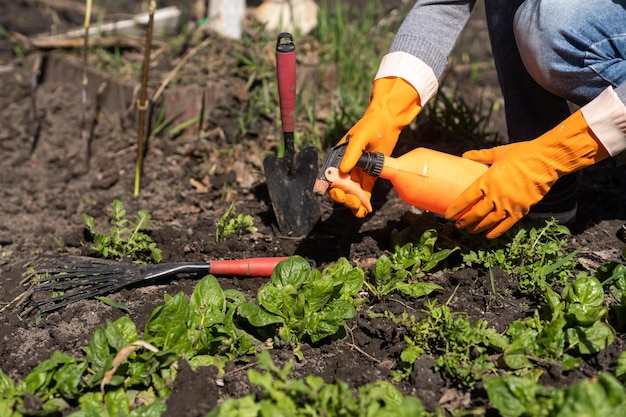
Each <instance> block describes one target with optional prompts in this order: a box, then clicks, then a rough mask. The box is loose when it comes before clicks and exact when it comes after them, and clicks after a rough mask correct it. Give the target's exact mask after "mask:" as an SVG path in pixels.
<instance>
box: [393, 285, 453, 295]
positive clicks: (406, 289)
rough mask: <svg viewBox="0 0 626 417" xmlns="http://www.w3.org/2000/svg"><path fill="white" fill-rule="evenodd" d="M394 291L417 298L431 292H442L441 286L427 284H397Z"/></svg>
mask: <svg viewBox="0 0 626 417" xmlns="http://www.w3.org/2000/svg"><path fill="white" fill-rule="evenodd" d="M396 289H397V290H398V291H399V292H400V293H401V294H402V295H404V296H407V297H412V298H419V297H424V296H426V295H428V294H430V293H432V292H433V291H437V290H443V287H442V286H441V285H437V284H431V283H428V282H414V283H399V284H398V285H397V286H396Z"/></svg>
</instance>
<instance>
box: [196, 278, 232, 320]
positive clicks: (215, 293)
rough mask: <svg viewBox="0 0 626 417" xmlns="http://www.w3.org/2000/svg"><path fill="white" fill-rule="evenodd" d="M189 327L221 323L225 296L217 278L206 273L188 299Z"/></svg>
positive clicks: (224, 310)
mask: <svg viewBox="0 0 626 417" xmlns="http://www.w3.org/2000/svg"><path fill="white" fill-rule="evenodd" d="M189 309H190V312H189V315H190V317H189V328H190V329H198V328H201V327H211V326H213V325H215V324H217V323H222V322H223V320H224V316H225V312H226V298H225V297H224V291H223V290H222V287H221V286H220V284H219V282H218V281H217V278H215V277H214V276H213V275H207V276H205V277H204V278H202V279H201V280H200V281H199V282H198V283H197V284H196V286H195V288H194V290H193V292H192V294H191V298H190V300H189Z"/></svg>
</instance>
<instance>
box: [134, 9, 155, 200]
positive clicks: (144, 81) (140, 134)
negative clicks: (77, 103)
mask: <svg viewBox="0 0 626 417" xmlns="http://www.w3.org/2000/svg"><path fill="white" fill-rule="evenodd" d="M155 10H156V1H151V2H150V14H149V20H148V27H147V28H146V49H145V51H144V56H143V71H142V76H141V93H140V97H139V102H138V103H137V111H138V114H137V116H138V117H137V158H136V160H135V190H134V193H133V194H134V195H135V197H137V196H138V195H139V188H140V182H141V172H142V168H143V152H144V151H143V142H144V137H145V128H146V110H147V109H148V105H149V101H148V100H147V99H146V97H147V95H148V91H147V90H148V71H149V69H150V49H151V48H152V28H153V26H154V11H155Z"/></svg>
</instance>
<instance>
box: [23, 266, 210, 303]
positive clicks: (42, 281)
mask: <svg viewBox="0 0 626 417" xmlns="http://www.w3.org/2000/svg"><path fill="white" fill-rule="evenodd" d="M25 267H28V268H33V269H34V272H32V273H30V274H29V275H28V276H27V277H26V278H24V279H23V280H22V283H25V282H29V281H30V283H31V288H30V290H29V291H30V294H31V295H32V293H33V292H34V291H55V290H56V291H63V290H67V289H73V290H71V291H66V292H64V293H63V294H61V295H58V296H56V297H52V298H50V299H48V300H42V301H39V302H37V303H35V304H34V305H33V306H32V307H30V308H29V309H27V310H26V311H24V314H28V313H29V312H31V311H32V310H33V309H39V312H40V314H43V313H46V312H49V311H53V310H56V309H59V308H61V307H65V306H67V305H69V304H72V303H75V302H78V301H81V300H85V299H88V298H93V297H96V296H98V295H103V294H107V293H111V292H113V291H116V290H118V289H120V288H123V287H126V286H130V285H132V284H135V283H137V282H141V281H145V280H154V279H157V278H161V277H165V276H170V275H176V274H178V273H192V272H206V273H208V272H209V264H208V263H206V262H202V263H170V264H160V265H159V264H156V265H143V264H126V263H120V262H118V261H112V260H108V259H100V258H89V257H82V256H64V255H42V256H40V257H39V258H37V259H35V260H34V261H32V262H31V263H29V264H27V265H26V266H25Z"/></svg>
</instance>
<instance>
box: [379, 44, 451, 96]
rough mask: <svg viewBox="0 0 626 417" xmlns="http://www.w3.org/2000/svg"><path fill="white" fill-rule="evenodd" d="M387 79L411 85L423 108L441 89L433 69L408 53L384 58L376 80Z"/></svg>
mask: <svg viewBox="0 0 626 417" xmlns="http://www.w3.org/2000/svg"><path fill="white" fill-rule="evenodd" d="M385 77H399V78H402V79H403V80H405V81H406V82H408V83H409V84H411V85H412V86H413V88H415V90H417V93H418V94H419V96H420V100H421V106H422V107H424V106H425V105H426V103H428V101H429V100H430V99H431V98H433V97H434V96H435V94H437V89H438V88H439V81H438V80H437V77H436V76H435V73H434V72H433V70H432V68H430V67H429V66H428V65H426V63H424V61H422V60H421V59H419V58H417V57H415V56H413V55H411V54H408V53H406V52H401V51H398V52H392V53H389V54H387V55H385V56H384V57H383V59H382V61H381V62H380V65H379V67H378V72H377V73H376V77H375V78H374V80H377V79H379V78H385Z"/></svg>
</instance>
